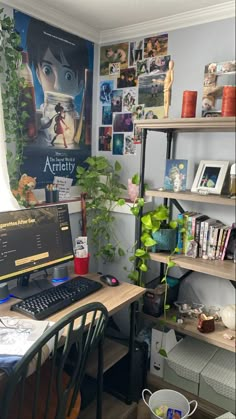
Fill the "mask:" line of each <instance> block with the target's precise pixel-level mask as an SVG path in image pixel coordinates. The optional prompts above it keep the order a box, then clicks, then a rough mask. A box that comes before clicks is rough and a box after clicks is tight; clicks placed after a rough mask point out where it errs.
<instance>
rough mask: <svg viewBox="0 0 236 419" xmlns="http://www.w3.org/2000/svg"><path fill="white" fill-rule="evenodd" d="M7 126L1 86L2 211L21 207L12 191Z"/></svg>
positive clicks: (0, 200) (0, 161) (0, 166)
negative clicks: (8, 161)
mask: <svg viewBox="0 0 236 419" xmlns="http://www.w3.org/2000/svg"><path fill="white" fill-rule="evenodd" d="M5 139H6V136H5V128H4V119H3V109H2V95H1V86H0V211H10V210H17V209H20V206H19V204H18V202H17V200H16V199H15V198H14V196H13V195H12V193H11V189H10V183H9V176H8V170H7V159H6V143H5Z"/></svg>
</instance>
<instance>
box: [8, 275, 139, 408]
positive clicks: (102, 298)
mask: <svg viewBox="0 0 236 419" xmlns="http://www.w3.org/2000/svg"><path fill="white" fill-rule="evenodd" d="M85 276H86V277H88V278H91V279H93V280H97V281H99V276H98V275H97V274H87V275H85ZM102 285H103V288H101V289H100V290H98V291H96V292H95V293H93V294H91V295H89V296H88V297H86V298H83V299H82V300H80V301H77V302H75V303H74V304H71V305H70V306H69V307H66V308H65V309H63V310H61V311H58V312H57V313H55V314H53V315H52V316H50V317H48V320H50V321H53V322H56V321H57V320H59V319H60V318H61V317H63V316H65V315H66V314H68V313H70V312H71V311H72V310H75V309H76V308H79V307H81V306H82V305H85V304H88V303H91V302H94V301H98V302H100V303H102V304H104V306H105V307H106V308H107V311H108V314H109V316H112V315H113V314H115V313H117V312H118V311H119V310H121V309H122V308H123V307H125V306H127V305H131V312H130V337H129V352H130V371H129V391H128V394H127V400H126V401H127V403H129V402H131V397H130V394H131V377H132V372H133V368H134V365H133V356H132V354H133V351H134V336H135V310H136V301H137V300H138V299H139V298H140V297H141V296H142V295H143V294H144V293H145V289H144V288H141V287H138V286H136V285H132V284H128V283H126V282H121V283H120V285H119V286H117V287H110V286H108V285H105V284H102ZM16 301H17V300H16ZM14 302H15V299H14V300H13V299H11V300H10V301H8V302H6V303H4V304H2V305H1V306H0V316H12V317H13V316H17V317H22V318H24V317H25V316H24V315H23V314H20V313H15V312H13V311H10V306H11V305H12V304H13V303H14Z"/></svg>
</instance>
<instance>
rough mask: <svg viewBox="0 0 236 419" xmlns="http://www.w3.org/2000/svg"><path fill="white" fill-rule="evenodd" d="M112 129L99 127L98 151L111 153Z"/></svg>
mask: <svg viewBox="0 0 236 419" xmlns="http://www.w3.org/2000/svg"><path fill="white" fill-rule="evenodd" d="M111 140H112V127H99V138H98V150H99V151H111Z"/></svg>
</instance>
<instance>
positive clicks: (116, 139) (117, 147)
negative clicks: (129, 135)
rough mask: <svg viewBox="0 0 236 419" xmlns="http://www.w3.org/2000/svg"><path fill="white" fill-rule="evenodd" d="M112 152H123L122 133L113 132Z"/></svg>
mask: <svg viewBox="0 0 236 419" xmlns="http://www.w3.org/2000/svg"><path fill="white" fill-rule="evenodd" d="M112 154H116V155H123V154H124V134H121V133H120V134H113V141H112Z"/></svg>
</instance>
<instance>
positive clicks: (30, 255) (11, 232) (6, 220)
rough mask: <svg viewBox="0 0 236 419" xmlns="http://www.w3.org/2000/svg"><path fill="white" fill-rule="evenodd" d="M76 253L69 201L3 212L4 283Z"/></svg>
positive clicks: (0, 251)
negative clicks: (73, 243)
mask: <svg viewBox="0 0 236 419" xmlns="http://www.w3.org/2000/svg"><path fill="white" fill-rule="evenodd" d="M73 257H74V255H73V245H72V238H71V230H70V220H69V214H68V206H67V205H65V204H62V205H55V206H45V207H38V208H30V209H23V210H17V211H8V212H0V283H1V282H2V281H3V282H6V281H9V280H10V279H13V278H20V277H22V276H24V275H26V276H27V275H29V274H30V273H33V272H36V271H38V270H41V269H47V268H50V267H52V266H54V265H56V264H59V263H65V262H68V261H69V260H72V259H73Z"/></svg>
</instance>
